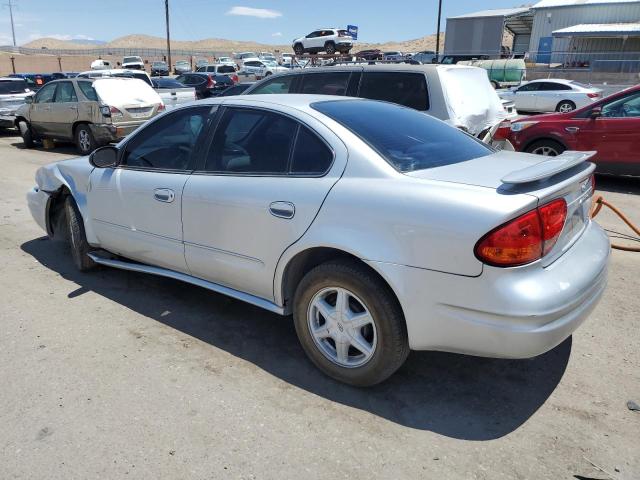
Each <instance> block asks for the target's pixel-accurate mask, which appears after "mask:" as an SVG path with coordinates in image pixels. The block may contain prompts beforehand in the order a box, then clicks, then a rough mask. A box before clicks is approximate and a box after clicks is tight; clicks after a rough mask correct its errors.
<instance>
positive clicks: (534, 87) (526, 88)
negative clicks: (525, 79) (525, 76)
mask: <svg viewBox="0 0 640 480" xmlns="http://www.w3.org/2000/svg"><path fill="white" fill-rule="evenodd" d="M541 83H542V82H534V83H527V84H526V85H523V86H521V87H520V88H518V90H517V91H518V92H537V91H538V90H539V89H540V84H541Z"/></svg>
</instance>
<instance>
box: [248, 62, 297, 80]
mask: <svg viewBox="0 0 640 480" xmlns="http://www.w3.org/2000/svg"><path fill="white" fill-rule="evenodd" d="M288 71H289V69H288V68H287V67H283V66H281V65H278V62H276V61H275V60H260V59H259V58H246V59H245V60H244V64H243V65H242V68H241V69H240V72H239V73H241V74H242V75H255V76H256V77H268V76H269V75H273V74H274V73H281V72H288Z"/></svg>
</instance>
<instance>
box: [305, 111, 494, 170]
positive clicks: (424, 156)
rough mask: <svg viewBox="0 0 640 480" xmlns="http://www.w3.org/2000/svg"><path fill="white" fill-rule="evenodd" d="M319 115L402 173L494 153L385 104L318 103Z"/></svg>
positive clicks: (419, 115) (450, 130)
mask: <svg viewBox="0 0 640 480" xmlns="http://www.w3.org/2000/svg"><path fill="white" fill-rule="evenodd" d="M312 107H313V108H315V109H316V110H318V111H319V112H321V113H323V114H325V115H327V116H329V117H331V118H333V119H334V120H336V121H337V122H339V123H341V124H342V125H344V126H345V127H346V128H348V129H349V130H351V131H352V132H353V133H355V134H356V135H358V136H359V137H360V138H361V139H362V140H364V141H365V142H366V143H368V144H369V145H370V146H371V147H372V148H373V149H374V150H376V151H377V152H378V153H379V154H380V155H381V156H382V157H383V158H385V159H386V160H387V161H388V162H389V163H390V164H391V165H393V166H394V167H395V168H396V169H398V170H399V171H401V172H412V171H414V170H423V169H426V168H433V167H440V166H443V165H451V164H454V163H459V162H464V161H466V160H471V159H473V158H478V157H483V156H485V155H490V154H491V153H493V150H491V149H490V148H488V147H487V146H485V145H484V144H482V143H481V142H479V141H478V140H476V139H474V138H473V137H471V136H469V135H467V134H465V133H463V132H461V131H460V130H458V129H456V128H454V127H451V126H449V125H447V124H445V123H444V122H441V121H440V120H436V119H435V118H433V117H430V116H428V115H425V114H423V113H420V112H417V111H415V110H412V109H409V108H401V107H398V106H397V105H390V104H388V103H382V102H368V101H362V100H344V101H328V102H317V103H314V104H313V105H312Z"/></svg>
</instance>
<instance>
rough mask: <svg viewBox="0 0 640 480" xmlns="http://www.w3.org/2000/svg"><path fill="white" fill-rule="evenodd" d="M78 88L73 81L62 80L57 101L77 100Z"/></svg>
mask: <svg viewBox="0 0 640 480" xmlns="http://www.w3.org/2000/svg"><path fill="white" fill-rule="evenodd" d="M77 101H78V97H76V89H75V88H73V84H72V83H71V82H62V83H59V84H58V91H57V92H56V103H67V102H77Z"/></svg>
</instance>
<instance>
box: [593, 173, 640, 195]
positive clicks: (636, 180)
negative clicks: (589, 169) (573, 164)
mask: <svg viewBox="0 0 640 480" xmlns="http://www.w3.org/2000/svg"><path fill="white" fill-rule="evenodd" d="M596 191H602V192H614V193H627V194H631V195H640V177H623V176H613V175H602V174H596Z"/></svg>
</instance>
